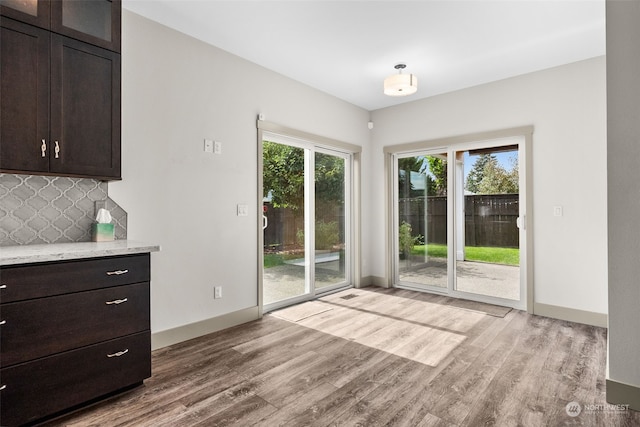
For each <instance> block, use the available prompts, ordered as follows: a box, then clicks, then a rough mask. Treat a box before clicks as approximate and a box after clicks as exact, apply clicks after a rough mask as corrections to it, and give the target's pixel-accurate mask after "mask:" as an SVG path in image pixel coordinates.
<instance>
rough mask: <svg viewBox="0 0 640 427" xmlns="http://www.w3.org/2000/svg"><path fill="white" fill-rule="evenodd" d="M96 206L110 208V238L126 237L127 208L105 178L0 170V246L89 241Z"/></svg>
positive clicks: (97, 207)
mask: <svg viewBox="0 0 640 427" xmlns="http://www.w3.org/2000/svg"><path fill="white" fill-rule="evenodd" d="M99 208H105V209H108V210H109V211H110V212H111V216H112V217H113V223H114V224H115V235H116V239H126V238H127V213H126V212H125V211H124V210H123V209H122V208H121V207H120V206H118V204H117V203H115V202H114V201H113V200H111V199H110V198H109V196H108V184H107V183H106V182H102V181H98V180H94V179H85V178H67V177H50V176H35V175H12V174H0V246H13V245H31V244H39V243H69V242H88V241H91V224H92V223H93V222H94V218H95V215H96V212H97V210H98V209H99Z"/></svg>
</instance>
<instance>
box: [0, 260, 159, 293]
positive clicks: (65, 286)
mask: <svg viewBox="0 0 640 427" xmlns="http://www.w3.org/2000/svg"><path fill="white" fill-rule="evenodd" d="M149 268H150V263H149V254H148V253H144V254H136V255H128V256H115V257H107V258H91V259H86V260H74V261H59V262H55V263H45V264H28V265H20V266H9V267H3V268H2V271H1V272H0V279H1V281H2V285H3V286H4V287H3V288H1V289H0V303H3V304H4V303H8V302H13V301H21V300H27V299H32V298H40V297H46V296H52V295H62V294H67V293H71V292H79V291H85V290H91V289H99V288H105V287H108V286H118V285H127V284H131V283H139V282H148V281H149V280H150V277H149V276H150V273H149Z"/></svg>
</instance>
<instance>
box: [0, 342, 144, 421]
mask: <svg viewBox="0 0 640 427" xmlns="http://www.w3.org/2000/svg"><path fill="white" fill-rule="evenodd" d="M150 347H151V338H150V334H149V332H142V333H139V334H135V335H130V336H128V337H124V338H119V339H115V340H112V341H107V342H104V343H100V344H95V345H91V346H87V347H83V348H81V349H77V350H71V351H67V352H64V353H60V354H57V355H54V356H49V357H45V358H42V359H38V360H35V361H32V362H27V363H22V364H19V365H15V366H11V367H9V368H5V369H2V371H1V373H0V375H1V376H2V384H3V387H5V388H4V389H3V390H2V417H1V422H2V425H3V426H18V425H22V424H25V423H28V422H32V421H36V420H38V419H41V418H43V417H46V416H48V415H51V414H55V413H57V412H60V411H63V410H65V409H67V408H72V407H74V406H76V405H79V404H81V403H84V402H87V401H89V400H91V399H94V398H97V397H101V396H104V395H107V394H109V393H112V392H113V391H117V390H119V389H122V388H126V387H127V386H131V385H135V384H139V383H141V382H142V381H143V380H144V379H145V378H148V377H150V376H151V359H150V357H149V349H150Z"/></svg>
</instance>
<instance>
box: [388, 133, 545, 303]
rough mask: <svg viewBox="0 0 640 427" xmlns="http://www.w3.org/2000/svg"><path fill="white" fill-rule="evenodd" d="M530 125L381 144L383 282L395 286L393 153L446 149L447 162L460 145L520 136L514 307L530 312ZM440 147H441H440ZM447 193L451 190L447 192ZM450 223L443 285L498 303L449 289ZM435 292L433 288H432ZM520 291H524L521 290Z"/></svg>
mask: <svg viewBox="0 0 640 427" xmlns="http://www.w3.org/2000/svg"><path fill="white" fill-rule="evenodd" d="M533 130H534V128H533V126H522V127H517V128H508V129H502V130H496V131H488V132H478V133H473V134H467V135H460V136H454V137H449V138H441V139H433V140H426V141H419V142H412V143H406V144H398V145H391V146H385V147H384V148H383V152H384V159H385V174H386V183H387V185H386V191H385V201H386V206H387V209H386V212H385V216H386V218H385V224H386V233H385V239H386V245H385V246H386V266H385V267H386V286H387V287H395V286H396V283H395V281H396V273H395V271H396V266H395V263H396V260H395V256H396V248H397V243H396V242H395V236H396V234H395V233H396V231H395V221H396V217H395V209H396V207H395V206H394V204H395V203H394V201H395V196H394V191H396V190H395V188H394V185H395V184H394V183H395V177H394V171H395V169H396V167H395V165H394V164H393V163H394V158H395V156H396V155H397V154H401V153H411V152H425V151H431V152H435V151H437V150H440V151H446V152H447V153H448V154H449V156H448V157H449V163H450V164H451V160H452V159H451V155H452V154H453V153H454V152H455V151H462V150H464V147H466V146H470V145H472V144H480V143H484V142H487V144H489V143H490V142H492V141H495V145H500V144H499V142H498V141H499V140H505V139H508V138H518V137H522V138H523V141H522V145H521V146H520V149H519V152H518V156H519V159H518V161H519V168H520V194H521V196H520V213H521V218H520V221H521V230H520V231H521V234H520V235H521V238H523V237H524V240H525V241H524V244H521V249H520V277H521V279H520V280H521V300H520V301H521V306H520V305H518V307H517V308H521V309H526V310H527V311H528V312H529V313H533V305H534V277H533V263H534V257H533V247H534V246H533V244H534V242H533V191H532V186H533V176H532V173H533V167H532V155H531V152H532V143H533ZM443 147H444V149H443ZM455 169H456V168H454V167H449V168H448V180H449V188H452V187H451V186H452V185H455V184H454V181H453V180H454V179H455V176H454V175H455ZM449 195H450V196H451V194H449ZM454 199H455V197H449V198H448V209H450V213H449V215H448V216H449V218H454V217H455V209H454V208H455V206H454V203H455V200H454ZM453 228H454V226H453V225H449V226H448V230H447V238H448V241H449V242H452V244H451V245H448V246H449V248H448V251H449V265H448V269H449V276H450V284H449V286H448V287H447V294H449V295H450V296H452V297H459V298H464V299H470V300H476V301H482V302H492V301H493V302H494V303H502V302H504V301H500V300H498V299H493V300H492V298H486V297H483V298H476V297H475V295H474V294H469V293H466V292H459V291H455V294H454V293H451V286H452V285H451V283H453V282H452V280H453V279H452V276H451V275H452V274H454V273H455V272H454V271H453V270H454V269H455V262H451V261H452V260H455V252H454V250H455V246H456V245H455V244H454V242H455V235H454V233H453ZM424 291H425V292H429V290H426V289H425V290H424ZM435 292H437V290H436V291H435ZM522 292H524V294H523V293H522ZM510 306H511V305H510Z"/></svg>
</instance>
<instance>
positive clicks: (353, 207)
mask: <svg viewBox="0 0 640 427" xmlns="http://www.w3.org/2000/svg"><path fill="white" fill-rule="evenodd" d="M260 117H261V115H258V120H257V122H256V127H257V146H258V149H257V157H258V159H257V163H258V165H257V166H258V191H257V206H258V207H259V212H258V215H257V224H256V225H257V234H258V236H257V238H258V239H257V240H258V247H257V250H258V265H257V268H258V283H257V290H258V292H257V304H258V315H259V317H262V315H263V314H264V312H265V311H264V300H263V284H264V275H263V266H264V250H263V249H264V233H263V219H262V205H263V199H264V194H263V184H264V182H263V176H262V170H263V167H264V162H263V151H262V142H263V140H264V136H265V134H271V135H277V136H278V137H280V138H281V139H282V140H288V141H292V142H294V143H295V145H296V146H298V147H302V148H311V151H310V152H311V153H312V154H315V152H316V151H318V152H321V153H325V154H333V155H338V154H341V155H345V156H347V157H349V158H348V159H347V162H348V163H349V165H348V167H346V168H345V177H346V179H347V180H348V185H347V187H348V188H347V189H345V197H349V199H347V200H346V202H347V204H348V205H350V209H349V211H350V217H348V218H347V219H346V220H345V222H346V223H348V225H347V226H346V230H345V231H346V233H348V235H346V236H345V241H348V242H349V244H350V250H349V251H347V252H345V256H346V257H347V262H346V264H347V265H349V266H350V267H348V268H347V270H346V272H345V273H346V275H345V277H346V279H347V282H346V284H345V285H344V286H339V287H337V286H330V287H327V288H326V289H324V290H322V291H321V292H317V293H316V292H315V287H314V286H313V280H314V273H315V271H313V270H315V268H311V267H313V266H315V262H314V263H310V264H311V265H309V266H308V268H307V273H306V275H307V276H309V275H310V277H308V278H307V279H306V280H309V281H310V282H309V284H311V289H310V291H311V292H310V293H305V295H303V296H301V297H295V298H291V299H287V300H286V301H287V304H283V305H282V307H284V306H286V305H292V304H296V303H299V302H303V301H308V300H310V299H313V298H315V297H316V296H317V295H326V294H330V293H333V292H338V291H340V290H342V289H346V288H349V287H355V288H359V287H360V285H361V277H362V274H361V268H362V267H361V265H362V261H361V226H360V224H361V220H360V218H361V217H360V215H361V202H360V192H361V180H360V170H361V152H362V147H360V146H358V145H354V144H350V143H347V142H343V141H338V140H334V139H331V138H326V137H323V136H319V135H314V134H311V133H308V132H304V131H299V130H296V129H292V128H288V127H286V126H281V125H278V124H275V123H271V122H267V121H265V120H262V119H260ZM276 142H277V141H276ZM310 157H311V156H310ZM314 161H315V159H311V162H310V163H311V165H313V164H314ZM347 173H348V176H347ZM312 184H313V183H311V182H310V183H307V184H306V185H308V186H309V190H308V195H309V197H308V198H309V199H310V200H309V202H305V209H310V210H309V212H314V211H315V209H314V208H315V186H314V185H312ZM346 215H347V212H346V211H345V216H346ZM307 222H308V221H306V220H305V231H306V232H305V234H307V235H309V236H310V237H309V239H307V242H306V245H308V246H307V250H305V252H309V251H308V249H309V248H314V247H315V243H314V236H313V233H312V232H310V231H313V230H314V228H311V229H308V227H309V225H308V224H307ZM277 308H281V307H280V306H279V305H278V306H276V305H272V306H271V307H270V308H269V311H270V310H275V309H277Z"/></svg>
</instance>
